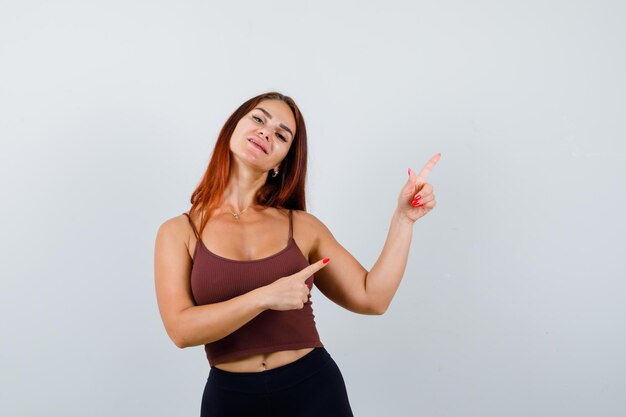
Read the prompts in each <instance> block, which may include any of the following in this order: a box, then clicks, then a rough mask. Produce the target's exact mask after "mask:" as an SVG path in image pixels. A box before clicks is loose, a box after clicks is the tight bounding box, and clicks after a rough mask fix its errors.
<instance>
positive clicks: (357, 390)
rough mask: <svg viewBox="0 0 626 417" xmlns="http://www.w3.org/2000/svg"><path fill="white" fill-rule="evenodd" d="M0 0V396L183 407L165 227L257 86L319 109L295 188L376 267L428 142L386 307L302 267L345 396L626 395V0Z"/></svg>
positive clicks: (191, 353)
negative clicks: (357, 303) (347, 305)
mask: <svg viewBox="0 0 626 417" xmlns="http://www.w3.org/2000/svg"><path fill="white" fill-rule="evenodd" d="M0 5H1V6H0V7H1V8H0V114H1V116H0V139H1V151H0V162H1V163H0V185H1V195H2V204H1V205H0V209H1V210H2V213H1V214H2V216H1V217H0V218H1V220H0V221H1V222H2V224H1V230H2V239H1V240H0V244H1V245H2V247H1V249H2V250H1V252H0V253H1V254H2V262H0V268H1V269H0V274H1V280H0V309H1V310H0V313H1V314H0V332H1V333H0V334H1V335H2V336H1V342H0V348H1V356H0V368H1V371H0V384H1V386H0V415H2V416H47V417H57V416H58V417H61V416H63V417H65V416H93V417H100V416H107V417H108V416H143V415H146V416H147V415H149V416H197V415H199V409H200V399H201V395H202V391H203V389H204V383H205V381H206V377H207V374H208V369H209V368H208V363H207V361H206V358H205V356H204V351H203V349H202V347H193V348H188V349H183V350H181V349H178V348H176V347H175V345H174V344H173V343H172V342H171V341H170V340H169V338H168V337H167V335H166V333H165V330H164V327H163V324H162V323H161V319H160V317H159V313H158V309H157V305H156V295H155V291H154V276H153V272H154V271H153V250H154V240H155V237H156V231H157V228H158V226H159V225H160V224H161V223H162V222H163V221H165V220H166V219H168V218H170V217H173V216H176V215H178V214H181V213H182V212H183V211H185V210H187V209H188V208H189V197H190V195H191V192H192V191H193V189H194V188H195V186H196V184H197V183H198V181H199V180H200V177H201V175H202V174H203V172H204V170H205V169H206V165H207V163H208V161H209V157H210V151H211V150H212V148H213V144H214V142H215V138H216V137H217V134H218V132H219V129H220V128H221V126H222V125H223V123H224V122H225V120H226V118H227V117H228V115H229V114H230V113H231V112H232V111H233V110H234V109H235V108H236V107H237V106H238V105H239V104H241V103H242V102H243V101H244V100H246V99H248V98H249V97H251V96H254V95H256V94H259V93H262V92H265V91H270V90H278V91H280V92H282V93H284V94H287V95H290V96H292V97H293V98H294V99H295V100H296V102H297V103H298V104H299V106H300V107H301V110H302V112H303V114H304V117H305V120H306V122H307V128H308V132H309V144H310V148H309V151H310V158H309V173H310V174H309V177H308V180H307V185H308V194H307V196H308V204H309V211H310V212H311V213H313V214H314V215H316V216H317V217H318V218H320V219H321V220H322V221H323V222H324V223H325V224H326V225H327V226H328V227H329V228H330V230H331V231H332V232H333V234H334V235H335V237H336V238H337V239H338V240H339V242H340V243H342V244H343V245H344V246H345V247H346V248H347V249H348V250H350V251H351V253H352V254H353V255H354V256H355V257H357V259H359V260H360V262H361V263H362V264H363V265H364V266H365V267H366V268H370V267H371V266H372V265H373V264H374V262H375V260H376V259H377V257H378V254H379V253H380V250H381V248H382V245H383V242H384V239H385V236H386V232H387V228H388V225H389V221H390V218H391V214H392V212H393V208H394V205H395V203H396V198H397V194H398V192H399V190H400V187H401V186H402V184H403V183H404V181H405V180H406V171H407V168H408V167H409V166H410V167H412V168H413V169H414V170H419V169H420V168H421V167H422V165H423V164H424V163H425V162H426V161H427V160H428V158H430V157H431V156H432V155H433V154H434V153H436V152H438V151H441V152H442V154H443V156H442V158H441V160H440V161H439V164H438V165H437V167H436V169H435V170H434V171H433V173H432V175H431V177H430V182H431V183H432V184H433V185H434V187H435V193H436V196H437V199H438V205H437V207H436V208H435V210H434V211H433V212H431V213H430V214H429V215H428V216H426V217H424V218H422V219H421V220H419V221H418V222H417V223H416V225H415V233H414V239H413V244H412V247H411V255H410V259H409V264H408V266H407V270H406V273H405V276H404V279H403V281H402V284H401V286H400V289H399V290H398V293H397V295H396V297H395V299H394V300H393V302H392V304H391V306H390V308H389V309H388V311H387V313H386V314H385V315H383V316H360V315H356V314H353V313H350V312H348V311H346V310H344V309H342V308H341V307H339V306H337V305H335V304H333V303H332V302H330V301H329V300H327V299H325V298H324V297H323V295H322V294H321V293H320V292H319V291H316V290H315V289H314V290H313V307H314V311H315V314H316V321H317V325H318V330H319V332H320V336H321V338H322V341H323V342H324V343H325V345H326V348H327V349H328V351H329V352H330V353H331V355H332V356H333V357H334V358H335V360H336V361H337V363H338V365H339V367H340V368H341V370H342V372H343V374H344V378H345V380H346V385H347V388H348V394H349V396H350V401H351V403H352V407H353V410H354V412H355V415H356V416H359V417H375V416H376V417H378V416H439V417H459V416H463V417H485V416H498V417H500V416H508V417H518V416H519V417H528V416H550V417H552V416H568V417H575V416H585V417H586V416H590V415H595V416H604V417H608V416H615V417H617V416H623V415H626V400H625V397H624V392H625V391H626V379H625V378H624V375H625V374H626V361H625V360H624V358H623V353H624V351H625V350H626V335H625V331H624V329H626V326H625V325H626V323H625V321H626V319H625V318H626V305H625V303H624V300H625V297H624V294H625V292H626V284H625V283H624V278H626V273H625V272H626V271H625V270H626V266H625V265H626V263H625V262H624V253H625V246H626V245H625V244H624V234H625V233H626V222H625V220H624V216H623V211H624V208H623V207H624V205H625V204H626V187H624V180H625V179H626V164H625V162H626V145H625V144H624V143H625V141H624V139H626V135H625V133H626V127H625V125H624V120H626V119H625V116H626V114H625V113H626V102H625V93H626V82H625V81H624V74H625V73H626V53H625V50H626V49H625V48H624V44H625V40H626V26H625V25H624V21H625V19H626V6H625V3H624V2H621V1H595V2H591V1H586V2H585V1H556V0H542V1H525V2H507V1H504V2H503V1H486V0H481V1H473V2H465V1H439V2H425V1H405V2H401V1H394V0H391V1H387V2H363V1H344V2H338V1H332V2H330V1H329V2H325V1H315V2H313V1H307V2H295V1H280V2H275V1H263V2H253V1H245V2H232V4H229V2H219V3H218V2H209V1H205V2H200V1H150V2H148V1H145V2H140V1H128V0H125V1H115V0H109V1H90V2H81V1H73V2H70V1H60V2H44V1H20V2H18V1H6V0H3V1H1V2H0Z"/></svg>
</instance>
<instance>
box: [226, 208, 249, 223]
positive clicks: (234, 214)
mask: <svg viewBox="0 0 626 417" xmlns="http://www.w3.org/2000/svg"><path fill="white" fill-rule="evenodd" d="M251 206H252V205H249V206H248V207H246V208H245V209H243V210H241V211H240V212H239V213H237V212H236V211H231V214H232V215H233V217H234V218H235V220H239V216H241V215H242V214H243V212H244V211H246V210H248V209H249V208H250V207H251ZM229 211H230V210H229Z"/></svg>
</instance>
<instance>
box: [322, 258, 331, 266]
mask: <svg viewBox="0 0 626 417" xmlns="http://www.w3.org/2000/svg"><path fill="white" fill-rule="evenodd" d="M328 262H330V258H324V260H323V261H322V263H323V264H324V265H326V264H327V263H328Z"/></svg>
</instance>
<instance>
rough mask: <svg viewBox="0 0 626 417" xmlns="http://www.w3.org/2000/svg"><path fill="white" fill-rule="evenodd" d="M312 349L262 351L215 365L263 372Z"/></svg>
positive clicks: (237, 370) (244, 370)
mask: <svg viewBox="0 0 626 417" xmlns="http://www.w3.org/2000/svg"><path fill="white" fill-rule="evenodd" d="M312 350H313V348H305V349H296V350H281V351H279V352H270V353H261V354H258V355H250V356H243V357H241V358H239V359H237V360H234V361H230V362H222V363H220V364H217V365H214V366H215V367H216V368H218V369H221V370H223V371H228V372H263V371H267V370H269V369H274V368H278V367H279V366H283V365H287V364H289V363H291V362H293V361H296V360H298V359H300V358H301V357H303V356H304V355H306V354H307V353H309V352H311V351H312Z"/></svg>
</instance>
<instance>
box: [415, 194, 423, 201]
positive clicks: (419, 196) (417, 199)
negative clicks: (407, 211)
mask: <svg viewBox="0 0 626 417" xmlns="http://www.w3.org/2000/svg"><path fill="white" fill-rule="evenodd" d="M420 198H422V196H421V195H419V194H418V195H417V196H416V197H415V199H414V200H415V201H419V199H420Z"/></svg>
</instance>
